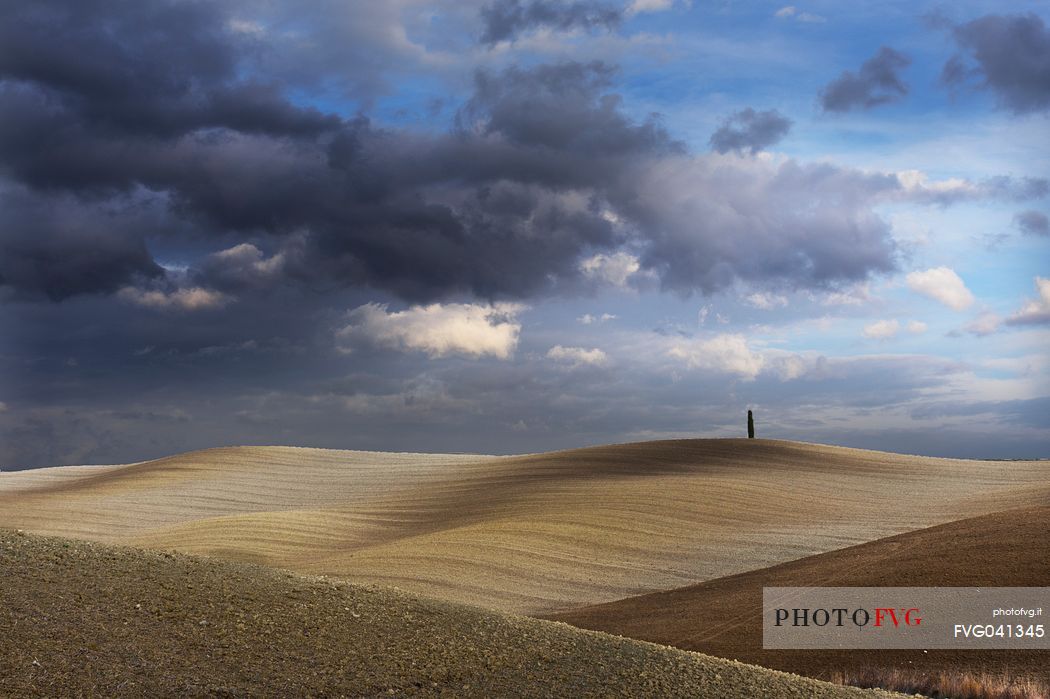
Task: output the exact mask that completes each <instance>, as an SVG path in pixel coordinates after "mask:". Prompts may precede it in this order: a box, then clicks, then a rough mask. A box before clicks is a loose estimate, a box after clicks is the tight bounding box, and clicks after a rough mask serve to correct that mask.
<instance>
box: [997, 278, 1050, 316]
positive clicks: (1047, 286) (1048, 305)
mask: <svg viewBox="0 0 1050 699" xmlns="http://www.w3.org/2000/svg"><path fill="white" fill-rule="evenodd" d="M1035 288H1036V290H1037V291H1038V292H1039V297H1038V298H1035V299H1028V300H1027V301H1026V302H1025V304H1024V305H1023V306H1021V309H1020V310H1019V311H1017V312H1016V313H1014V314H1013V315H1012V316H1010V317H1009V318H1007V320H1006V322H1007V323H1009V324H1010V325H1042V324H1045V323H1050V279H1044V278H1043V277H1036V278H1035Z"/></svg>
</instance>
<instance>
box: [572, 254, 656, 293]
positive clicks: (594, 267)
mask: <svg viewBox="0 0 1050 699" xmlns="http://www.w3.org/2000/svg"><path fill="white" fill-rule="evenodd" d="M639 269H641V264H640V263H639V262H638V258H637V257H635V256H634V255H631V254H630V253H626V252H615V253H613V254H611V255H605V254H598V255H594V256H593V257H588V258H587V259H586V260H583V261H582V262H581V263H580V271H581V272H583V274H584V276H585V277H588V278H589V279H593V280H595V281H599V282H603V283H605V284H611V285H612V286H619V287H626V286H627V281H628V279H630V278H631V276H632V275H634V274H636V273H637V272H638V270H639Z"/></svg>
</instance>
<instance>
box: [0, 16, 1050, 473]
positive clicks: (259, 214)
mask: <svg viewBox="0 0 1050 699" xmlns="http://www.w3.org/2000/svg"><path fill="white" fill-rule="evenodd" d="M1048 135H1050V4H1048V3H1046V2H1029V1H1025V0H1020V1H1017V2H1011V3H1008V4H1004V3H1001V2H990V1H988V2H985V1H976V0H963V1H960V2H953V3H930V2H923V1H921V0H918V1H916V0H908V1H907V2H899V1H896V0H884V1H879V2H866V3H843V2H840V1H839V0H814V1H813V2H802V3H800V4H795V5H788V4H785V3H784V2H783V0H779V1H778V2H760V1H755V2H742V1H733V0H719V1H711V2H704V1H702V0H693V1H692V2H684V1H683V0H632V1H628V2H623V1H621V2H614V1H613V0H568V1H564V0H481V1H474V0H456V1H451V0H448V1H445V0H438V1H432V2H423V1H421V0H391V1H389V2H383V3H375V2H365V1H363V0H362V1H360V2H358V1H353V0H351V1H346V2H337V1H335V0H330V1H325V0H315V1H312V2H300V1H298V0H297V1H296V2H292V1H291V0H265V1H263V0H254V1H253V0H230V1H228V2H193V1H188V0H168V1H164V0H147V1H141V0H136V1H127V2H120V1H118V2H112V1H110V0H35V1H34V2H31V3H28V2H15V1H3V2H0V469H4V470H11V469H21V468H32V467H40V466H54V465H62V464H80V463H125V462H131V461H138V460H145V459H151V458H157V457H161V456H164V455H168V454H172V453H177V452H183V451H187V450H191V449H198V448H205V447H213V446H223V445H237V444H257V445H266V444H283V445H298V446H313V447H327V448H345V449H368V450H387V451H432V452H481V453H498V454H503V453H527V452H539V451H547V450H553V449H561V448H571V447H579V446H585V445H591V444H602V443H610V442H627V441H636V440H647V439H663V438H681V437H728V436H734V437H735V436H743V435H744V434H746V414H747V410H749V409H750V410H753V411H754V414H755V421H756V426H757V433H758V436H759V437H766V438H778V439H795V440H804V441H811V442H822V443H830V444H840V445H845V446H853V447H861V448H871V449H882V450H887V451H896V452H903V453H913V454H924V455H935V456H949V457H971V458H1037V457H1050V352H1048V347H1050V223H1048V215H1050V181H1048V177H1050V138H1048Z"/></svg>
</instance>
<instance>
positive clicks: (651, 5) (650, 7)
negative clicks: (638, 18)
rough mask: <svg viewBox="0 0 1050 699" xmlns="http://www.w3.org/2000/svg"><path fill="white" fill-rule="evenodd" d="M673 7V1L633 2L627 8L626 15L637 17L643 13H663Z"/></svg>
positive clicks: (646, 0) (645, 0) (635, 0)
mask: <svg viewBox="0 0 1050 699" xmlns="http://www.w3.org/2000/svg"><path fill="white" fill-rule="evenodd" d="M673 5H674V0H633V2H632V3H631V4H630V5H628V6H627V14H628V15H637V14H641V13H643V12H663V11H664V10H669V9H671V7H672V6H673Z"/></svg>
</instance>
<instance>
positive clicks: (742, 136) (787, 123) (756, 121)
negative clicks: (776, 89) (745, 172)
mask: <svg viewBox="0 0 1050 699" xmlns="http://www.w3.org/2000/svg"><path fill="white" fill-rule="evenodd" d="M790 129H791V120H790V119H788V118H787V117H786V116H784V115H783V114H781V113H780V112H778V111H777V110H775V109H769V110H766V111H763V112H756V111H755V110H754V109H752V108H751V107H748V108H747V109H743V110H741V111H739V112H736V113H734V114H733V115H731V116H730V117H728V118H727V119H726V120H725V121H723V122H722V125H721V126H719V127H718V130H717V131H715V132H714V133H713V134H711V147H712V148H713V149H714V150H716V151H717V152H719V153H728V152H729V151H737V152H738V153H742V152H744V151H745V150H746V151H748V152H750V153H752V154H754V153H757V152H758V151H760V150H763V149H765V148H768V147H769V146H771V145H773V144H775V143H777V142H779V141H780V140H781V139H782V138H784V136H786V135H787V132H788V131H789V130H790Z"/></svg>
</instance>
